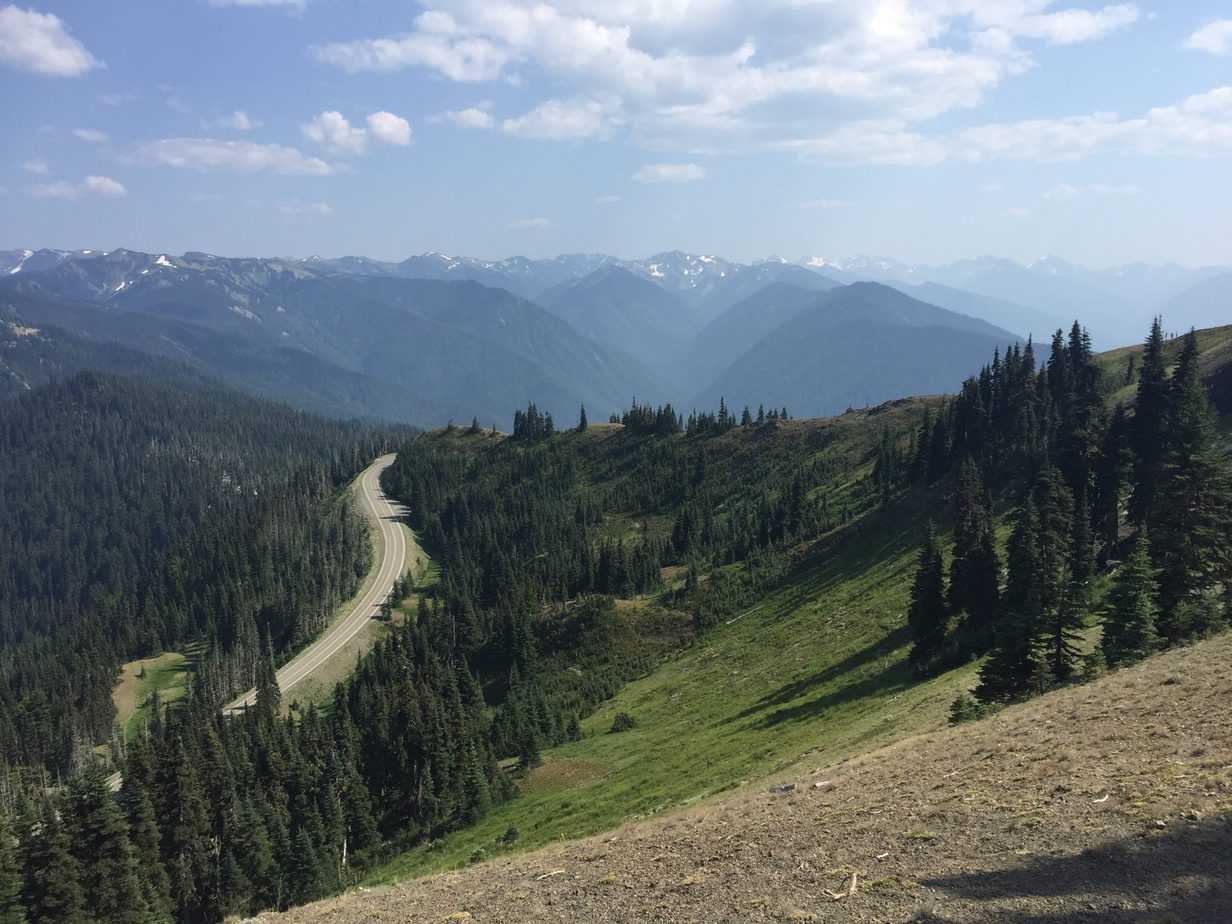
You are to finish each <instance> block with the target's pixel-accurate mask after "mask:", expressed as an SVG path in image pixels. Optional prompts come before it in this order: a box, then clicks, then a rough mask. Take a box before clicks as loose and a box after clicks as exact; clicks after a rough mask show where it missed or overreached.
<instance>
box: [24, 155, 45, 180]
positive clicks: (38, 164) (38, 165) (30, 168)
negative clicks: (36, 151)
mask: <svg viewBox="0 0 1232 924" xmlns="http://www.w3.org/2000/svg"><path fill="white" fill-rule="evenodd" d="M21 169H22V170H24V171H26V173H37V174H38V175H39V176H46V175H47V174H49V173H51V168H50V167H49V166H47V161H45V160H43V159H42V158H41V157H36V158H34V159H33V160H27V161H25V162H24V163H22V165H21Z"/></svg>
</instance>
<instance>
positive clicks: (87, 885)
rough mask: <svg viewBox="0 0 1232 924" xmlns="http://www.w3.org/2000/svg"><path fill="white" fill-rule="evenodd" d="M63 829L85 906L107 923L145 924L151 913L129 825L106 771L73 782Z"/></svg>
mask: <svg viewBox="0 0 1232 924" xmlns="http://www.w3.org/2000/svg"><path fill="white" fill-rule="evenodd" d="M64 827H65V833H66V834H67V836H68V838H69V841H70V843H71V844H72V847H73V853H74V854H75V855H76V857H77V861H78V863H79V864H80V866H81V871H82V877H81V883H82V887H83V890H84V893H85V902H86V907H87V908H89V909H90V913H91V914H92V915H95V916H96V917H99V918H101V919H102V920H104V921H114V922H116V924H140V922H142V921H145V920H147V916H148V911H149V909H148V908H147V907H146V903H145V898H144V896H143V895H142V893H141V880H140V877H139V876H138V873H137V862H136V857H135V856H134V854H133V847H132V843H131V842H130V841H129V839H128V825H127V823H126V822H125V819H124V816H123V815H122V814H121V813H120V809H119V807H118V806H117V805H116V803H115V800H113V799H112V797H111V790H110V789H109V788H108V786H107V781H106V778H105V776H104V775H103V773H102V771H101V770H98V769H95V770H91V771H89V772H87V773H84V774H82V775H80V776H77V777H75V778H74V779H72V780H71V781H70V782H69V785H68V790H67V793H66V801H65V804H64Z"/></svg>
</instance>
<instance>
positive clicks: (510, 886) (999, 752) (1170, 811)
mask: <svg viewBox="0 0 1232 924" xmlns="http://www.w3.org/2000/svg"><path fill="white" fill-rule="evenodd" d="M1230 670H1232V636H1229V635H1224V636H1222V637H1220V638H1218V639H1215V640H1212V641H1208V642H1203V643H1201V644H1200V645H1197V646H1195V647H1193V648H1191V649H1185V650H1179V651H1173V652H1169V653H1167V654H1163V655H1159V656H1156V657H1154V658H1152V659H1150V660H1149V661H1147V662H1145V663H1143V664H1141V665H1138V666H1136V667H1133V668H1129V669H1126V670H1123V671H1118V672H1117V673H1114V674H1111V675H1109V676H1107V677H1105V678H1103V679H1101V680H1099V681H1097V682H1095V683H1092V684H1089V685H1086V686H1080V687H1075V688H1070V689H1064V690H1059V691H1057V692H1054V693H1050V694H1048V695H1046V696H1044V697H1040V698H1039V699H1036V700H1032V701H1030V702H1027V703H1024V704H1022V705H1019V706H1014V707H1011V708H1009V709H1007V710H1006V711H1005V712H1003V713H1002V714H1000V715H998V716H996V717H995V718H992V719H989V720H986V721H982V722H977V723H973V724H966V725H962V726H958V727H955V728H940V727H939V726H940V722H938V721H936V720H934V721H933V722H931V723H930V726H931V729H935V730H930V732H929V733H928V734H924V735H919V736H916V737H913V738H909V739H906V740H903V741H901V742H898V743H896V744H892V745H889V746H888V747H884V748H882V749H880V750H876V751H873V752H871V753H868V754H867V755H865V756H862V757H859V758H857V759H855V760H851V761H845V762H841V763H840V762H837V761H836V756H837V755H835V754H834V752H832V751H828V750H823V751H822V752H821V753H820V754H816V755H813V756H812V757H811V759H809V760H808V761H807V762H804V763H801V764H798V765H796V766H794V767H791V768H789V769H784V770H781V771H780V772H778V773H776V774H775V775H774V776H772V777H771V778H769V779H768V780H766V781H765V782H763V783H761V784H760V785H758V786H756V787H750V788H749V789H747V790H746V791H745V792H744V793H741V794H739V795H736V796H729V797H726V798H723V799H721V800H717V801H710V802H708V803H707V804H704V805H701V806H698V807H695V808H691V809H686V810H684V811H682V812H679V813H676V814H673V815H671V816H670V817H667V818H662V819H653V820H649V821H640V822H636V823H634V824H630V825H626V826H625V827H623V828H621V829H620V830H618V831H617V832H615V833H614V834H607V835H603V836H599V837H593V838H590V839H587V840H581V841H574V842H571V843H567V844H562V845H554V846H551V847H547V848H545V849H543V850H540V851H538V852H536V853H530V854H525V855H521V856H516V857H511V858H503V859H498V860H494V861H491V862H487V863H482V864H479V865H476V866H471V867H469V868H467V869H463V870H460V871H454V872H450V873H448V874H446V875H440V876H432V877H429V878H424V879H421V880H418V881H416V882H414V883H410V884H406V885H403V886H401V887H399V888H397V889H388V890H373V891H367V892H361V893H351V894H348V895H345V896H343V897H341V898H338V899H333V900H329V901H325V902H320V903H318V904H316V905H310V906H308V907H305V908H301V909H294V910H292V911H290V912H287V913H286V914H284V915H268V916H262V918H261V920H263V921H268V922H271V924H272V922H280V921H286V922H297V924H298V922H303V924H312V922H318V921H330V922H336V924H350V922H358V921H367V920H375V919H378V918H382V919H383V918H391V919H399V920H425V921H426V920H440V919H442V918H444V919H449V915H451V914H453V915H454V916H455V917H456V918H457V919H458V920H468V921H474V922H476V924H481V922H487V921H502V920H511V919H514V918H525V919H534V920H540V921H577V920H586V921H604V922H624V921H641V920H650V919H654V920H670V921H681V922H683V921H700V920H732V921H736V920H740V921H843V922H846V921H850V920H853V918H855V917H858V919H860V920H869V921H908V920H918V921H936V922H941V921H945V922H954V924H959V922H971V924H976V922H984V921H991V920H996V921H1006V922H1018V924H1027V922H1055V924H1059V922H1062V921H1082V920H1096V919H1097V920H1101V921H1123V922H1146V921H1220V920H1228V919H1229V918H1230V917H1232V886H1230V885H1229V883H1232V827H1230V826H1229V825H1228V823H1227V816H1228V814H1229V813H1232V788H1230V787H1232V781H1230V780H1229V778H1228V773H1227V767H1228V766H1229V765H1230V764H1232V723H1229V721H1228V718H1227V710H1226V708H1225V705H1226V704H1225V699H1226V695H1227V691H1226V683H1225V682H1223V681H1222V680H1221V679H1220V678H1224V677H1226V676H1227V674H1228V672H1229V671H1230ZM900 711H901V710H900ZM769 783H775V784H786V785H787V786H791V787H793V788H792V789H791V790H790V791H788V792H787V793H785V794H778V795H775V794H769V795H768V794H767V793H766V792H765V789H766V786H767V784H769ZM853 876H854V885H853ZM614 895H618V896H619V900H615V899H614V898H613V896H614Z"/></svg>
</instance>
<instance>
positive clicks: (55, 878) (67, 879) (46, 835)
mask: <svg viewBox="0 0 1232 924" xmlns="http://www.w3.org/2000/svg"><path fill="white" fill-rule="evenodd" d="M23 841H24V845H25V888H24V891H23V900H24V902H25V906H26V910H27V912H28V914H29V915H30V920H31V921H49V922H50V921H55V922H57V924H86V922H88V921H89V920H90V917H89V916H88V915H87V914H86V904H85V893H84V891H83V890H82V887H81V866H80V864H79V863H78V862H77V858H76V857H75V856H73V851H72V849H71V845H70V843H69V839H68V835H67V834H65V832H64V826H63V825H62V824H61V823H60V817H59V812H58V811H57V809H56V807H54V806H52V805H47V806H44V807H43V809H42V811H41V812H40V814H39V817H38V818H37V819H35V821H34V823H33V824H32V825H30V826H29V827H28V829H27V833H26V837H24V838H23Z"/></svg>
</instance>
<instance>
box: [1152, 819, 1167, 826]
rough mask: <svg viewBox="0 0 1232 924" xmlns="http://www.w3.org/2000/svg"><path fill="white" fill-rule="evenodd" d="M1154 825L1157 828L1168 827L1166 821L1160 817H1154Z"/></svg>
mask: <svg viewBox="0 0 1232 924" xmlns="http://www.w3.org/2000/svg"><path fill="white" fill-rule="evenodd" d="M1155 827H1157V828H1166V827H1168V823H1167V822H1166V821H1164V820H1163V819H1162V818H1156V819H1155Z"/></svg>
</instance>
